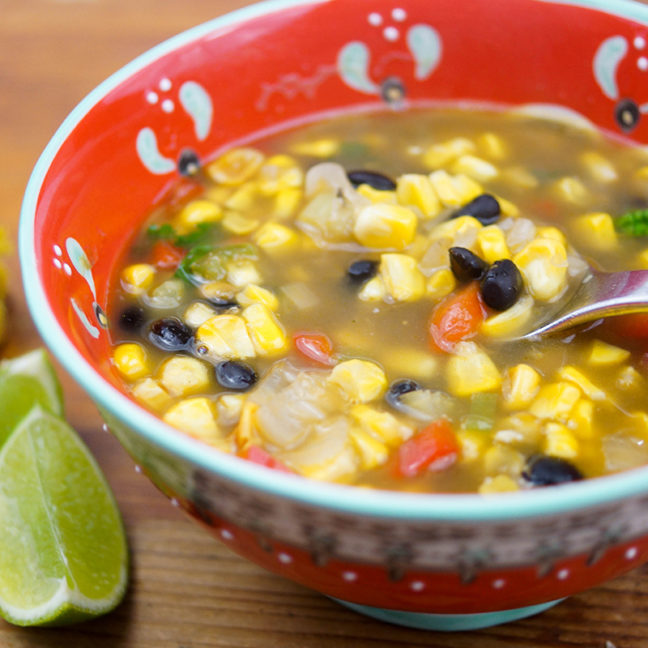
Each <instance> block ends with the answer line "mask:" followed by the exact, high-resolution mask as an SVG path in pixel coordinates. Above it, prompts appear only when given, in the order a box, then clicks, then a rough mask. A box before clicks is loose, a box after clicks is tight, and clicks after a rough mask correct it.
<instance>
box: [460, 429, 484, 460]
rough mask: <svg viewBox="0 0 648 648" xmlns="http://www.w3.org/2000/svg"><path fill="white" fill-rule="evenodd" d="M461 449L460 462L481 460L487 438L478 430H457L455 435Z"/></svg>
mask: <svg viewBox="0 0 648 648" xmlns="http://www.w3.org/2000/svg"><path fill="white" fill-rule="evenodd" d="M455 436H456V437H457V441H458V442H459V447H460V448H461V453H460V457H461V461H462V462H472V461H476V460H477V459H479V458H481V457H482V456H483V454H484V451H485V450H486V441H487V436H486V435H485V434H484V433H483V432H480V431H479V430H458V431H457V432H456V433H455Z"/></svg>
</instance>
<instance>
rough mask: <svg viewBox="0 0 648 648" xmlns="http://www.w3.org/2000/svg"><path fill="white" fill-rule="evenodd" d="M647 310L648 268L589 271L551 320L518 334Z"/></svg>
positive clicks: (566, 326) (529, 334) (556, 328)
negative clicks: (620, 270)
mask: <svg viewBox="0 0 648 648" xmlns="http://www.w3.org/2000/svg"><path fill="white" fill-rule="evenodd" d="M641 311H648V270H629V271H627V272H597V271H595V270H592V271H590V273H589V274H588V275H586V276H585V277H584V278H583V281H582V283H581V285H580V286H579V288H578V289H577V290H576V292H575V293H574V294H573V296H572V298H571V299H570V300H569V301H568V303H567V304H566V305H565V306H564V307H563V308H562V309H560V310H559V311H558V312H557V313H555V314H554V315H553V316H552V318H551V320H550V321H549V322H547V323H546V324H543V325H542V326H539V327H537V328H535V329H534V330H533V331H531V332H529V333H526V334H525V335H523V336H521V337H522V339H528V338H533V337H536V336H539V335H543V334H546V333H550V332H551V333H554V332H558V331H561V330H563V329H566V328H570V327H572V326H576V325H577V324H584V323H585V322H591V321H593V320H596V319H599V318H601V317H609V316H610V315H625V314H627V313H638V312H641Z"/></svg>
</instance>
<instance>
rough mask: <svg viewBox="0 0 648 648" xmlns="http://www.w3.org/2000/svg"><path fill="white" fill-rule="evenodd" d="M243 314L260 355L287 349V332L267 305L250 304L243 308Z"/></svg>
mask: <svg viewBox="0 0 648 648" xmlns="http://www.w3.org/2000/svg"><path fill="white" fill-rule="evenodd" d="M241 316H242V317H243V319H244V320H245V322H246V324H247V330H248V332H249V335H250V339H251V340H252V343H253V344H254V348H255V349H256V352H257V353H258V354H259V355H261V356H269V355H276V354H277V353H281V352H282V351H284V350H285V349H286V347H287V345H288V340H287V338H286V334H285V333H284V331H283V329H282V328H281V325H280V324H279V322H278V321H277V319H276V318H275V316H274V315H273V314H272V311H271V310H270V309H269V308H268V307H267V306H265V305H264V304H261V303H256V304H250V305H249V306H246V307H245V308H244V309H243V312H242V313H241Z"/></svg>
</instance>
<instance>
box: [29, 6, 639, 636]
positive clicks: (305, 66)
mask: <svg viewBox="0 0 648 648" xmlns="http://www.w3.org/2000/svg"><path fill="white" fill-rule="evenodd" d="M647 42H648V9H646V8H645V7H642V6H640V5H637V4H634V3H630V2H624V1H622V0H605V1H604V0H574V1H573V2H569V1H565V2H559V1H542V0H462V2H457V1H456V0H435V2H429V0H398V1H397V2H394V1H393V0H354V1H353V2H351V1H350V0H329V1H319V0H315V1H314V0H301V1H287V0H281V1H274V2H267V3H261V4H258V5H254V6H251V7H249V8H247V9H244V10H242V11H239V12H236V13H233V14H230V15H228V16H225V17H223V18H219V19H217V20H214V21H213V22H210V23H207V24H205V25H202V26H199V27H196V28H195V29H192V30H190V31H188V32H185V33H183V34H181V35H179V36H177V37H175V38H173V39H171V40H169V41H167V42H166V43H164V44H162V45H160V46H158V47H156V48H154V49H153V50H151V51H150V52H148V53H146V54H144V55H143V56H141V57H139V58H138V59H136V60H135V61H133V62H132V63H130V64H129V65H127V66H126V67H125V68H123V69H122V70H120V71H119V72H117V73H116V74H115V75H113V76H112V77H111V78H109V79H108V80H107V81H105V82H104V83H103V84H101V85H100V86H99V87H98V88H97V89H96V90H95V91H93V92H92V93H91V94H90V95H89V96H88V97H87V98H86V99H85V100H84V101H83V102H82V103H81V104H80V105H79V106H78V107H77V108H76V109H75V110H74V111H73V112H72V113H71V115H70V116H69V117H68V118H67V120H66V121H65V122H64V123H63V125H62V126H61V128H60V129H59V130H58V132H57V133H56V134H55V136H54V138H53V139H52V141H51V142H50V144H49V145H48V147H47V148H46V150H45V152H44V153H43V155H42V157H41V159H40V160H39V162H38V164H37V166H36V169H35V170H34V173H33V176H32V178H31V180H30V182H29V186H28V188H27V193H26V197H25V202H24V208H23V214H22V220H21V226H20V252H21V261H22V264H23V271H24V280H25V287H26V292H27V298H28V301H29V305H30V308H31V311H32V314H33V316H34V319H35V320H36V323H37V325H38V327H39V329H40V332H41V333H42V335H43V337H44V339H45V340H46V342H47V344H48V345H49V347H50V348H51V350H52V351H53V352H54V353H55V354H56V355H57V356H58V358H59V360H60V361H61V362H62V363H63V365H64V366H65V367H66V368H67V369H68V371H69V372H70V373H71V374H72V375H73V376H75V377H76V379H77V380H78V381H79V382H80V383H81V385H82V386H83V387H84V388H85V389H86V390H87V391H88V393H89V394H90V396H91V397H92V398H93V399H94V400H95V401H96V403H97V405H98V406H99V407H100V409H101V411H102V412H103V413H104V415H105V418H106V421H107V422H108V424H109V426H110V427H111V429H112V430H113V432H114V433H115V435H116V436H117V437H118V438H119V439H120V441H121V442H122V443H123V445H124V446H125V447H126V449H127V450H128V451H129V452H130V453H131V455H132V456H133V457H134V459H135V460H136V461H137V462H138V464H140V465H141V466H142V467H143V468H144V470H145V471H146V473H147V474H148V475H149V476H150V478H151V479H152V480H153V482H154V483H155V484H156V485H157V486H158V487H159V488H160V489H162V490H163V491H164V492H165V493H166V494H168V496H169V497H171V498H173V501H174V502H175V503H179V504H180V505H181V506H182V507H183V508H184V509H186V510H187V511H188V512H189V513H190V514H191V515H193V516H194V517H195V518H196V519H198V520H200V521H202V522H203V523H204V524H207V525H208V526H209V527H210V528H211V529H212V530H213V532H214V533H215V534H216V535H217V536H218V537H219V538H221V539H222V540H223V541H224V542H226V543H228V544H229V545H230V546H231V547H232V548H233V549H235V550H236V551H238V552H239V553H240V554H241V555H243V556H247V557H248V558H250V559H251V560H253V561H255V562H257V563H258V564H260V565H263V566H264V567H267V568H268V569H270V570H272V571H274V572H277V573H280V574H283V575H285V576H287V577H288V578H292V579H294V580H296V581H298V582H300V583H303V584H305V585H308V586H310V587H312V588H315V589H317V590H319V591H320V592H323V593H325V594H328V595H329V596H333V597H336V598H338V599H341V600H343V601H344V602H346V603H347V604H349V605H350V606H352V607H355V608H356V609H361V610H363V611H365V612H367V613H369V614H372V615H374V616H377V617H379V618H383V619H387V620H391V621H396V622H400V623H405V624H409V625H415V626H419V627H429V628H441V629H458V628H459V629H467V628H476V627H481V626H485V625H491V624H494V623H501V622H504V621H506V620H510V619H514V618H519V617H522V616H525V615H528V614H532V613H534V612H537V611H540V610H542V609H544V608H546V607H548V606H549V605H551V604H552V603H553V602H555V601H557V600H559V599H560V598H562V597H565V596H568V595H569V594H572V593H574V592H578V591H581V590H583V589H585V588H588V587H592V586H595V585H596V584H597V583H600V582H602V581H604V580H606V579H609V578H613V577H615V576H617V575H619V574H621V573H623V572H624V571H626V570H628V569H631V568H633V567H635V566H637V565H639V564H641V563H642V562H644V561H646V560H647V559H648V515H647V514H646V511H647V510H648V507H647V506H646V505H647V504H648V468H642V469H639V470H634V471H630V472H627V473H625V474H621V475H615V476H611V477H606V478H603V479H595V480H591V481H588V482H586V483H578V484H573V485H566V486H562V487H559V488H550V489H540V490H537V491H534V492H526V493H516V494H508V495H499V496H495V497H482V496H479V495H412V494H405V493H389V492H381V491H367V490H364V489H354V488H350V487H344V486H338V485H332V484H322V483H317V482H313V481H308V480H304V479H300V478H298V477H295V476H292V475H284V474H277V473H276V472H271V471H269V470H268V469H266V468H263V467H261V466H256V465H252V464H249V463H247V462H245V461H242V460H240V459H238V458H236V457H231V456H228V455H224V454H221V453H219V452H218V451H216V450H214V449H211V448H209V447H206V446H203V445H200V444H199V443H198V442H196V441H193V440H192V439H190V438H188V437H186V436H184V435H182V434H180V433H179V432H177V431H175V430H173V429H171V428H169V427H167V426H166V425H164V424H163V423H162V422H161V421H160V420H158V419H156V418H155V417H154V416H152V415H151V414H150V413H148V412H147V411H145V410H144V409H142V408H141V407H139V406H138V405H137V404H136V403H134V402H133V401H132V400H131V399H130V398H129V396H128V395H127V393H126V392H125V390H124V388H123V386H122V385H121V383H120V381H119V379H118V378H117V377H116V375H115V373H114V371H113V369H112V367H111V363H110V342H109V338H110V333H109V331H108V330H107V329H106V318H105V315H104V309H105V306H106V302H107V297H108V286H109V284H110V278H111V276H113V274H114V272H115V268H116V265H117V264H118V262H119V258H120V255H121V253H122V252H123V250H124V249H125V246H126V245H127V244H128V242H129V239H130V238H131V236H132V235H133V232H134V231H135V230H136V229H137V228H138V227H139V225H140V223H142V221H143V219H144V218H146V216H147V214H148V213H149V211H150V209H151V207H152V206H153V205H155V204H156V203H158V202H159V201H160V200H161V199H163V197H164V196H165V195H166V194H167V192H168V191H169V190H170V188H171V187H173V186H177V185H178V182H179V181H180V173H181V172H182V170H183V167H184V165H185V164H186V163H187V160H188V159H191V158H192V157H193V156H197V157H198V158H199V160H208V159H210V158H212V157H213V156H214V155H215V154H217V152H218V151H219V150H221V149H223V148H225V147H229V146H231V145H233V144H234V143H240V142H241V141H244V140H247V139H250V138H253V137H254V136H255V135H258V134H260V133H263V132H267V131H268V130H277V129H281V128H283V127H285V126H287V125H291V126H294V125H295V124H297V123H299V122H306V121H312V120H316V119H318V117H321V116H322V115H323V114H325V113H326V114H331V113H334V112H341V111H342V112H347V111H354V110H356V111H357V110H369V109H381V108H384V107H385V104H386V102H392V103H394V102H395V103H397V104H398V105H399V107H400V109H402V110H407V109H408V108H410V107H412V106H417V105H422V104H431V103H452V104H456V103H457V102H470V103H475V104H480V105H484V104H486V105H497V106H507V107H510V106H516V107H520V108H522V109H524V110H527V111H531V112H533V111H539V112H541V113H544V114H546V113H547V112H548V111H549V112H554V113H556V114H562V115H568V116H569V117H570V118H572V119H579V120H581V121H584V122H588V123H590V124H592V125H595V126H597V127H600V128H602V129H605V130H606V131H609V132H611V133H613V134H616V135H619V136H621V135H623V136H626V137H631V138H632V139H633V140H634V141H635V142H638V143H641V144H645V143H646V141H648V118H645V117H644V116H643V114H644V113H645V112H647V111H648V84H647V83H646V79H647V78H648V77H647V76H646V75H648V72H646V69H647V68H648V45H647Z"/></svg>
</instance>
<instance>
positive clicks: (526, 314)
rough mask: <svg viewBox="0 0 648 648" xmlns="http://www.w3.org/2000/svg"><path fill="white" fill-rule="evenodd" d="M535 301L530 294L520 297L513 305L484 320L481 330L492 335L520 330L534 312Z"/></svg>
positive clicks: (506, 334)
mask: <svg viewBox="0 0 648 648" xmlns="http://www.w3.org/2000/svg"><path fill="white" fill-rule="evenodd" d="M533 306H534V301H533V297H531V296H530V295H524V296H523V297H520V298H519V299H518V300H517V302H515V304H513V306H511V307H510V308H507V309H506V310H505V311H502V312H501V313H497V315H491V316H490V317H489V318H487V319H486V320H484V322H482V325H481V328H480V332H481V333H483V334H484V335H489V336H491V337H503V336H510V335H513V334H514V333H517V332H519V331H520V330H521V329H522V328H523V327H524V325H525V324H526V323H527V322H528V321H529V319H530V318H531V315H532V314H533Z"/></svg>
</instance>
